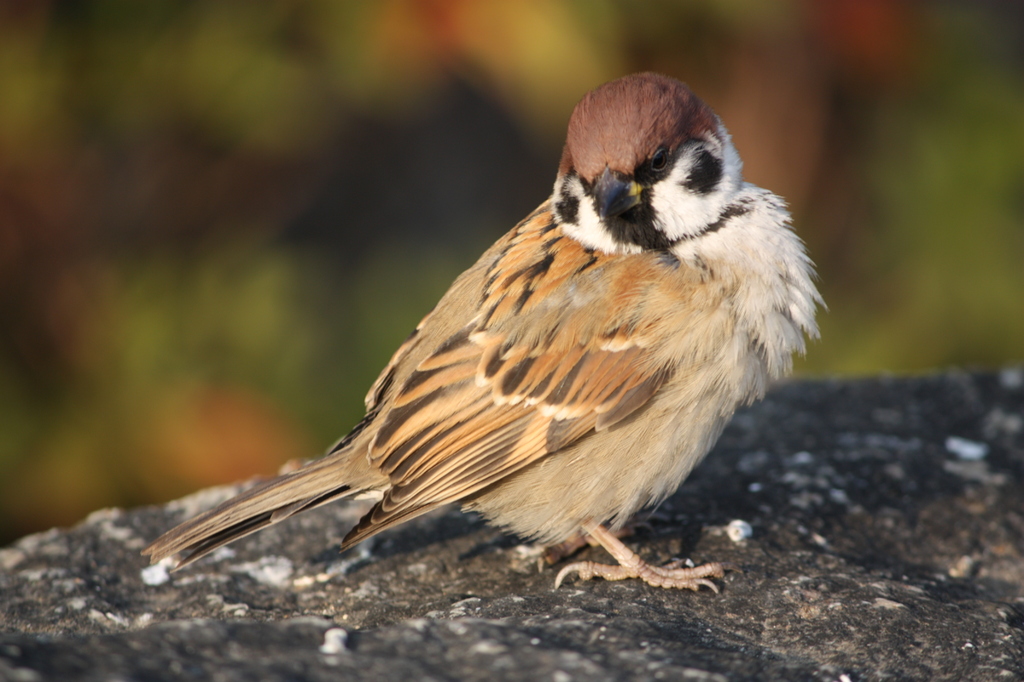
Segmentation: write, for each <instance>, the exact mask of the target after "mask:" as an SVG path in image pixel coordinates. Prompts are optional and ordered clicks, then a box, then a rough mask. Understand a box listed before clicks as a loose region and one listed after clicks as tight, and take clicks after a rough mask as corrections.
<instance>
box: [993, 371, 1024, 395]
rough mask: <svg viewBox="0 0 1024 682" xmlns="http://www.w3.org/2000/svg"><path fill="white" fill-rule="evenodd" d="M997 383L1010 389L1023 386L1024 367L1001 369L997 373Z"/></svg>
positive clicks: (1013, 389)
mask: <svg viewBox="0 0 1024 682" xmlns="http://www.w3.org/2000/svg"><path fill="white" fill-rule="evenodd" d="M999 384H1000V385H1001V386H1002V387H1003V388H1005V389H1008V390H1011V391H1015V390H1017V389H1018V388H1020V387H1021V386H1024V367H1007V368H1006V369H1004V370H1003V371H1001V372H1000V373H999Z"/></svg>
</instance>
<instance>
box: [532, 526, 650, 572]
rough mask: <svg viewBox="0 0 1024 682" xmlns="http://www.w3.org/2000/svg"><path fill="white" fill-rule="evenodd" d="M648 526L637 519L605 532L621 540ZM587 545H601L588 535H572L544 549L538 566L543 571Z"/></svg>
mask: <svg viewBox="0 0 1024 682" xmlns="http://www.w3.org/2000/svg"><path fill="white" fill-rule="evenodd" d="M650 525H651V524H649V523H648V522H647V521H639V520H637V519H633V520H631V521H629V522H628V523H626V525H624V526H623V527H622V528H619V529H618V530H612V531H607V532H609V533H611V534H612V535H614V536H615V537H617V538H618V539H620V540H621V539H623V538H629V537H633V536H634V535H635V534H636V531H637V529H638V528H650ZM588 545H589V546H590V547H600V546H601V543H600V542H598V541H597V540H595V539H594V538H593V537H592V536H591V535H589V534H588V533H578V534H576V535H573V536H572V537H571V538H569V539H568V540H566V541H565V542H559V543H558V544H557V545H551V546H550V547H546V548H545V549H544V553H543V554H541V557H540V560H541V562H542V563H541V564H540V568H542V569H543V568H544V564H547V565H548V566H554V565H555V564H557V563H558V562H559V561H561V560H563V559H568V558H569V557H571V556H572V555H573V554H575V553H576V552H578V551H580V550H581V549H583V548H584V547H587V546H588Z"/></svg>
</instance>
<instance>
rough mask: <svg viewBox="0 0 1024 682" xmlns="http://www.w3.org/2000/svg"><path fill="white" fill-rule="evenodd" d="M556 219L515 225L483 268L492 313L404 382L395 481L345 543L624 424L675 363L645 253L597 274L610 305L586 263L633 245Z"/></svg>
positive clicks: (394, 412)
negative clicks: (582, 287)
mask: <svg viewBox="0 0 1024 682" xmlns="http://www.w3.org/2000/svg"><path fill="white" fill-rule="evenodd" d="M550 220H551V218H550V214H548V213H540V214H537V215H535V216H534V218H533V220H532V221H530V222H527V223H524V224H523V225H521V226H520V230H519V231H518V232H515V233H513V234H512V235H510V237H509V241H508V243H507V244H506V245H505V247H504V248H503V250H502V251H501V253H499V255H498V256H497V258H496V259H495V261H494V262H493V263H492V264H491V265H490V271H488V272H487V273H485V275H484V281H485V284H484V292H483V296H482V301H481V313H480V314H479V315H477V316H476V317H475V318H474V319H473V321H472V322H471V323H470V324H469V325H467V326H466V327H464V328H463V329H461V330H459V331H458V332H456V333H454V334H452V335H451V336H450V337H449V338H447V339H445V340H443V341H442V342H441V343H440V344H439V345H438V346H437V348H436V350H434V351H433V352H431V353H428V354H426V356H425V357H423V358H422V359H421V360H420V361H419V362H418V364H417V365H416V367H415V369H414V370H413V371H412V372H411V373H410V374H409V375H408V376H407V377H406V378H405V380H404V381H403V382H402V384H401V385H400V386H398V387H397V388H396V389H395V390H394V392H393V395H392V396H391V397H390V398H389V400H390V402H389V403H388V405H387V409H384V410H382V412H381V414H380V422H379V424H380V425H379V428H378V429H377V431H376V433H375V434H374V437H373V440H372V442H371V445H370V448H369V458H370V461H371V462H372V463H374V464H375V465H376V466H377V467H378V468H379V469H380V470H381V471H382V472H383V473H385V474H386V475H387V476H388V477H389V479H390V481H391V487H390V489H389V490H388V491H387V492H386V493H385V494H384V497H383V499H382V500H381V501H380V502H378V503H377V505H376V506H375V507H374V508H373V510H372V511H371V512H370V513H369V514H367V515H366V516H365V517H364V518H363V519H362V520H361V521H360V523H359V524H358V525H357V526H356V527H355V528H353V529H352V531H351V532H350V533H349V535H348V536H347V537H346V538H345V541H344V545H345V546H349V545H351V544H354V543H355V542H358V541H359V540H362V539H364V538H366V537H368V536H370V535H373V534H374V533H376V532H378V531H380V530H382V529H384V528H387V527H389V526H391V525H394V524H395V523H398V522H400V521H404V520H407V519H409V518H411V517H413V516H416V515H418V514H422V513H424V512H426V511H428V510H430V509H433V508H435V507H437V506H439V505H442V504H446V503H449V502H453V501H458V500H461V499H464V498H466V497H467V496H470V495H473V494H474V493H477V492H479V491H480V490H483V489H484V488H486V487H487V486H489V485H492V484H493V483H495V482H497V481H499V480H501V479H502V478H504V477H506V476H508V475H510V474H512V473H514V472H515V471H517V470H518V469H520V468H522V467H524V466H527V465H528V464H530V463H531V462H533V461H536V460H537V459H539V458H540V457H543V456H545V455H547V454H549V453H552V452H555V451H557V450H559V449H562V448H564V447H566V446H568V445H570V444H572V443H574V442H576V441H578V440H579V439H581V438H585V437H586V436H587V434H589V433H591V432H593V431H594V430H595V429H605V428H608V427H610V426H612V425H613V424H615V423H617V422H619V421H621V420H622V419H625V418H626V417H628V416H629V415H630V414H632V413H634V412H635V411H637V410H638V409H640V408H642V407H643V406H644V405H645V404H647V403H648V402H649V401H650V399H651V397H652V396H653V395H654V394H655V393H656V392H657V391H658V389H659V388H660V387H661V386H662V385H663V384H664V383H665V381H666V380H667V379H668V378H669V377H670V376H671V371H670V370H669V368H668V366H667V365H666V362H664V361H662V362H661V363H660V364H659V362H658V361H656V360H655V359H654V358H655V357H656V356H655V354H654V353H653V351H652V341H651V339H650V338H648V333H647V332H648V330H641V329H638V328H637V325H636V318H637V316H638V314H639V313H638V312H637V311H638V306H639V305H640V304H639V303H638V301H639V300H640V299H641V298H642V294H643V293H644V291H645V287H648V286H651V284H650V282H648V281H646V280H644V279H643V277H642V275H643V272H641V276H640V277H639V278H638V277H637V276H636V275H635V271H637V270H638V268H636V267H635V266H636V264H635V263H634V264H633V267H631V271H632V272H633V273H634V274H631V275H629V276H614V277H609V276H608V273H607V272H605V273H604V274H603V279H593V280H589V281H591V282H603V283H607V282H611V284H610V285H608V284H605V286H612V287H615V288H614V289H613V290H612V291H605V292H601V293H603V294H605V295H604V296H603V298H602V299H601V300H607V301H610V302H611V303H610V304H609V305H608V306H607V307H606V309H597V310H595V308H594V307H593V306H589V307H588V306H587V305H585V304H586V302H587V300H588V299H587V296H590V297H591V298H593V297H594V296H593V294H586V293H585V292H584V293H581V292H580V291H579V290H578V288H577V286H576V285H577V283H578V280H574V279H572V277H573V275H574V274H575V273H578V272H581V271H582V270H586V271H587V275H588V276H591V277H598V278H599V277H602V274H601V270H602V268H604V267H609V266H610V267H614V261H615V260H616V259H621V258H623V256H608V255H603V254H599V253H595V252H592V251H589V250H587V249H585V248H584V247H582V246H581V245H580V244H578V243H577V242H575V241H573V240H571V239H567V238H565V237H564V236H562V234H561V231H560V230H559V229H557V228H555V229H551V227H550ZM637 257H638V258H639V257H640V255H638V256H637ZM650 260H651V262H654V263H656V262H657V259H654V258H652V259H650ZM647 269H648V271H649V278H648V279H649V280H652V281H653V279H654V278H656V277H657V276H658V274H659V273H657V272H655V271H654V269H653V268H651V267H648V268H647ZM639 270H641V271H643V268H639ZM613 274H614V273H613Z"/></svg>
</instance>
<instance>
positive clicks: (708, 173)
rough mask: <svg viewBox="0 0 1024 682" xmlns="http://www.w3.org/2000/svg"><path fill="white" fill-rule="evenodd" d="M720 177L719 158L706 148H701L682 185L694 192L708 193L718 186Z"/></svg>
mask: <svg viewBox="0 0 1024 682" xmlns="http://www.w3.org/2000/svg"><path fill="white" fill-rule="evenodd" d="M721 179H722V162H721V160H720V159H719V158H718V157H716V156H715V155H714V154H712V153H711V152H709V151H708V150H707V149H702V150H701V151H700V154H698V155H697V160H696V161H694V163H693V167H692V168H691V169H690V177H688V178H686V180H685V181H683V183H682V185H683V187H685V188H686V189H688V190H690V191H691V192H694V193H696V194H708V193H709V192H711V191H712V190H714V189H715V187H717V186H718V182H719V180H721Z"/></svg>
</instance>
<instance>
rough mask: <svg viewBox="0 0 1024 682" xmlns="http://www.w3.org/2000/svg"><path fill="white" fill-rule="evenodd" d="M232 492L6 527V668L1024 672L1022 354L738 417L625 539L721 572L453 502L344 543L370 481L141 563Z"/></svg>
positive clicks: (734, 675) (99, 672)
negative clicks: (183, 559)
mask: <svg viewBox="0 0 1024 682" xmlns="http://www.w3.org/2000/svg"><path fill="white" fill-rule="evenodd" d="M234 490H235V489H228V488H221V489H215V490H210V491H204V492H202V493H199V494H197V495H193V496H191V497H189V498H185V499H184V500H180V501H178V502H174V503H171V504H169V505H167V506H165V507H162V508H146V509H136V510H131V511H120V510H103V511H99V512H96V513H95V514H93V515H91V516H90V517H89V518H88V519H86V520H85V521H84V522H83V523H82V524H80V525H79V526H77V527H75V528H72V529H69V530H53V531H49V532H46V533H42V534H39V535H33V536H30V537H26V538H23V539H22V540H20V541H19V542H16V543H15V544H13V545H11V546H9V547H7V548H4V549H2V550H0V679H3V680H50V679H52V680H73V679H85V680H108V679H118V680H149V679H193V678H195V679H204V678H216V679H220V680H251V679H262V680H321V679H324V680H326V679H339V678H344V679H360V680H380V679H396V680H397V679H403V680H407V679H423V680H426V679H432V680H455V679H459V680H490V679H509V680H552V681H556V682H568V681H569V680H613V679H614V680H642V679H644V680H645V679H667V680H739V679H787V680H801V679H806V680H851V681H853V680H875V679H919V680H938V679H950V680H953V679H956V680H1020V679H1024V559H1022V553H1024V494H1022V493H1024V372H1022V371H1021V370H1020V369H1006V370H1003V371H1002V372H998V373H991V374H968V373H960V372H952V373H947V374H942V375H936V376H930V377H923V378H878V379H870V380H860V381H815V382H794V383H791V384H786V385H782V386H779V387H777V388H776V389H774V390H773V391H772V392H771V393H770V394H769V396H768V398H767V399H766V400H765V401H764V402H763V403H761V404H759V405H756V406H754V407H752V408H750V409H748V410H745V411H743V412H742V413H740V414H739V415H737V417H736V419H734V421H733V423H732V425H731V426H730V427H729V429H728V430H727V431H726V433H725V435H724V436H723V438H722V440H721V442H720V443H719V445H718V447H717V448H716V449H715V451H714V452H713V453H712V454H711V456H710V457H709V458H708V460H706V461H705V462H704V464H702V465H701V467H700V468H699V469H698V470H697V471H696V472H695V473H694V475H693V476H692V477H691V478H690V479H689V480H688V481H687V482H686V483H685V484H684V486H683V487H682V488H681V489H680V491H679V492H678V493H677V494H676V495H675V496H674V497H672V498H671V499H670V500H668V501H667V502H666V503H665V504H663V505H662V506H661V508H660V509H658V511H657V513H656V514H654V515H653V516H652V518H651V519H650V522H649V525H648V526H647V527H645V528H641V529H640V530H639V531H638V532H637V534H636V535H635V536H634V537H632V538H630V539H629V540H628V541H627V544H629V545H630V546H631V547H633V548H634V549H635V550H637V551H638V552H639V553H640V554H641V555H642V556H644V557H646V558H648V559H649V560H652V561H655V562H664V561H668V560H669V559H671V558H672V557H679V556H688V557H690V558H692V559H693V560H694V561H695V562H697V563H700V562H703V561H707V560H720V561H730V562H733V563H734V564H737V565H738V566H739V567H741V569H742V572H734V573H730V574H728V576H727V577H726V578H725V579H724V580H722V581H720V584H721V587H722V592H721V594H718V595H715V594H713V593H711V592H710V591H708V590H703V591H701V592H700V593H699V594H694V593H692V592H677V591H669V590H658V589H654V588H651V587H648V586H646V585H644V584H641V583H638V582H637V581H624V582H618V583H609V582H602V581H599V580H595V581H591V582H586V583H580V582H577V581H575V580H573V579H570V580H568V581H567V584H566V585H563V587H562V588H561V589H559V590H554V589H553V587H552V585H553V580H554V575H555V572H554V570H552V569H547V570H544V571H543V572H538V569H537V565H536V562H537V552H536V551H535V550H534V549H533V548H531V547H529V546H524V545H520V544H519V543H518V541H517V540H516V539H514V538H512V537H508V536H505V535H503V534H502V533H500V532H499V531H496V530H494V529H492V528H490V527H488V526H486V525H485V524H483V523H482V522H481V521H480V520H479V519H477V518H475V517H472V516H467V515H463V514H461V513H459V512H458V511H456V510H442V511H441V512H438V513H435V514H432V515H429V516H426V517H423V518H420V519H417V520H416V521H413V522H410V523H408V524H406V525H404V526H401V527H399V528H397V529H394V530H393V531H391V532H388V533H385V534H382V535H381V536H379V537H378V538H375V539H374V540H373V541H371V542H369V543H364V544H363V545H362V546H360V547H357V548H356V549H354V550H352V551H350V552H348V553H347V554H344V555H339V554H338V546H339V543H340V540H341V537H342V536H343V535H344V533H345V531H346V530H347V529H348V527H349V526H350V525H351V524H352V523H353V522H354V520H355V519H356V518H357V516H358V515H359V513H360V511H361V509H360V507H359V505H358V504H352V503H349V504H347V505H346V504H335V505H331V506H328V507H326V508H323V509H321V510H318V511H315V512H311V513H308V514H305V515H301V516H299V517H297V518H294V519H291V520H289V521H287V522H285V523H283V524H280V525H279V526H276V527H273V528H271V529H269V530H267V531H264V532H262V533H260V534H258V535H254V536H251V537H249V538H247V539H245V540H242V541H240V542H238V543H236V544H235V545H233V546H231V547H230V548H228V549H225V550H221V551H219V552H218V553H216V554H215V555H213V556H211V557H209V558H206V559H204V560H202V561H200V562H199V563H198V564H196V565H195V566H193V567H189V568H187V569H185V570H182V571H180V572H177V573H171V574H168V573H167V572H166V570H164V568H163V567H161V566H157V567H152V568H147V566H146V563H145V561H144V560H143V558H142V557H141V556H140V555H139V550H140V549H142V547H143V546H144V545H145V544H146V543H147V542H148V541H149V540H151V539H153V538H155V537H156V536H157V535H159V534H160V532H162V531H163V530H166V529H168V528H169V527H170V526H171V525H173V524H174V523H175V522H177V521H179V520H181V519H183V518H185V517H186V516H188V515H191V514H193V513H195V512H196V511H198V510H200V509H203V508H206V507H208V506H210V505H212V504H214V503H215V502H217V501H219V500H220V499H223V498H224V497H225V496H226V495H229V494H231V493H232V492H234ZM734 520H742V521H746V522H747V523H749V524H750V526H751V528H752V531H753V534H752V535H751V536H750V537H749V538H745V539H744V538H742V535H743V534H742V533H736V532H733V533H731V534H730V533H729V532H728V530H727V529H728V524H729V523H730V522H731V521H734ZM734 528H735V527H734ZM733 537H735V538H736V540H738V541H736V540H733V539H732V538H733ZM582 556H584V557H591V558H596V559H606V558H607V557H606V556H605V555H604V553H603V551H602V550H599V549H587V550H585V551H584V552H583V553H582Z"/></svg>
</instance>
